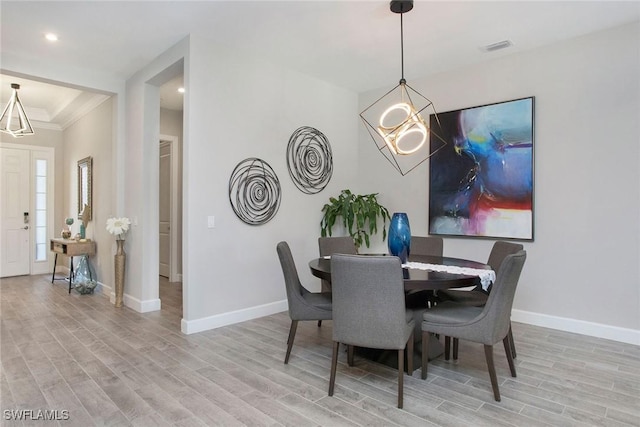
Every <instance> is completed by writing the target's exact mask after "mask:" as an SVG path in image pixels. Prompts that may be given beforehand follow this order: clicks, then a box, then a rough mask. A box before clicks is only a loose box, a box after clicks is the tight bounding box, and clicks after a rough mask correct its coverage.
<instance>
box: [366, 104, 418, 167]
mask: <svg viewBox="0 0 640 427" xmlns="http://www.w3.org/2000/svg"><path fill="white" fill-rule="evenodd" d="M398 113H399V114H398ZM387 117H389V119H392V118H395V120H394V123H392V124H389V123H386V122H388V121H389V120H387ZM378 132H379V133H380V136H382V138H383V139H384V141H385V143H386V144H387V147H389V149H390V150H392V151H393V152H394V153H395V154H398V155H408V154H413V153H415V152H416V151H418V150H419V149H420V148H421V147H422V146H423V145H424V143H425V142H426V141H427V135H428V133H429V132H428V129H427V126H426V125H425V123H424V121H423V120H422V117H420V115H419V114H418V112H417V111H416V109H415V108H414V107H413V105H411V104H408V103H406V102H400V103H398V104H394V105H392V106H391V107H389V108H387V109H386V110H385V111H384V113H382V115H381V116H380V124H379V126H378ZM416 133H417V134H419V135H418V136H417V137H416V135H413V134H416Z"/></svg>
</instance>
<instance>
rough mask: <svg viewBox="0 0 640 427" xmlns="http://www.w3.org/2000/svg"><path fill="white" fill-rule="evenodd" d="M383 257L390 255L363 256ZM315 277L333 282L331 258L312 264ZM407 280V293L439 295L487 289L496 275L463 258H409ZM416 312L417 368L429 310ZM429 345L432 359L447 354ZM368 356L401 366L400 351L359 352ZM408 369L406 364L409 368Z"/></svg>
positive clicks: (440, 347) (435, 344)
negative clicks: (456, 289) (475, 288)
mask: <svg viewBox="0 0 640 427" xmlns="http://www.w3.org/2000/svg"><path fill="white" fill-rule="evenodd" d="M367 255H383V256H391V255H387V254H363V256H367ZM309 269H310V270H311V274H312V275H313V276H315V277H318V278H320V279H324V280H326V281H328V282H331V257H330V256H324V257H319V258H314V259H312V260H311V261H309ZM402 275H403V278H404V290H405V292H406V293H407V294H411V293H414V292H415V291H431V292H437V291H438V290H442V289H452V288H466V287H475V286H482V287H483V288H485V289H486V288H487V287H488V286H489V285H490V284H491V282H492V281H493V280H495V272H493V270H492V269H491V266H489V265H487V264H484V263H481V262H477V261H472V260H468V259H462V258H454V257H444V256H427V255H409V258H408V259H407V262H405V263H403V264H402ZM411 309H412V310H413V312H414V321H415V322H416V331H415V334H414V355H413V357H414V367H415V369H417V368H419V367H420V365H421V364H422V358H421V351H422V346H421V343H422V333H421V323H422V313H423V312H424V310H428V309H429V308H428V306H427V304H426V303H425V304H424V306H423V307H411ZM430 339H431V341H430V342H429V360H432V359H435V358H437V357H439V356H440V355H442V354H443V353H444V346H443V345H442V344H441V343H440V341H439V340H438V338H437V337H435V336H433V335H432V336H431V337H430ZM358 352H359V353H360V354H362V355H364V356H365V357H367V358H369V359H371V360H374V361H376V362H380V363H383V364H386V365H389V366H392V367H397V356H395V355H397V352H389V351H382V350H374V349H358ZM405 366H406V365H405Z"/></svg>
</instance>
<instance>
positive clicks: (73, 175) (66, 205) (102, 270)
mask: <svg viewBox="0 0 640 427" xmlns="http://www.w3.org/2000/svg"><path fill="white" fill-rule="evenodd" d="M112 113H113V100H112V99H111V98H109V99H107V100H106V101H105V102H103V103H102V104H100V105H99V106H97V107H96V108H94V109H93V110H92V111H91V112H89V113H88V114H86V115H85V116H83V117H82V118H80V119H79V120H77V121H76V122H75V123H73V124H72V125H71V126H69V127H67V128H66V129H65V130H64V131H63V139H64V148H65V151H64V161H63V166H62V168H61V170H62V171H63V174H64V192H63V193H62V194H63V198H61V199H60V200H64V202H63V203H60V204H61V205H63V216H64V217H65V218H66V217H71V218H74V220H75V222H74V224H73V225H72V226H71V230H72V233H73V234H74V235H75V234H76V233H79V232H80V223H81V220H79V219H78V192H77V189H78V173H77V168H78V160H81V159H84V158H85V157H89V156H91V157H92V158H93V168H92V176H93V180H92V190H93V191H92V196H93V197H92V203H91V204H92V214H91V221H89V223H88V224H87V231H86V235H87V238H89V239H93V240H95V242H96V255H95V256H93V257H91V265H92V266H93V267H94V269H95V270H96V275H97V280H98V281H99V282H100V283H101V284H103V285H106V286H107V287H108V288H110V289H113V287H114V284H113V273H114V270H113V254H114V253H115V239H114V237H113V236H112V235H111V234H109V232H107V230H106V228H105V224H106V222H107V218H109V217H111V216H114V215H115V212H114V209H113V207H112V204H111V200H112V199H113V192H114V191H115V180H114V178H113V172H112V169H113V168H112V164H113V143H112V142H113V115H112ZM75 262H78V260H75Z"/></svg>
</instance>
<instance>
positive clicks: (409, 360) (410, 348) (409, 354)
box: [407, 332, 415, 376]
mask: <svg viewBox="0 0 640 427" xmlns="http://www.w3.org/2000/svg"><path fill="white" fill-rule="evenodd" d="M413 334H414V333H413V332H411V336H410V337H409V341H407V374H409V376H411V375H412V374H413V348H414V341H415V340H414V339H413Z"/></svg>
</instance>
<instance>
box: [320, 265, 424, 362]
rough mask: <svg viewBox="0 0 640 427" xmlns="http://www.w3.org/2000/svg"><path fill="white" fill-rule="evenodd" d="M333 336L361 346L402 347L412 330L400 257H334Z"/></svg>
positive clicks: (344, 341) (332, 279) (332, 272)
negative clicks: (405, 298)
mask: <svg viewBox="0 0 640 427" xmlns="http://www.w3.org/2000/svg"><path fill="white" fill-rule="evenodd" d="M331 283H332V290H333V340H334V341H337V342H341V343H344V344H351V345H355V346H359V347H370V348H382V349H398V350H399V349H403V348H404V347H405V345H406V343H407V339H408V338H409V336H410V334H411V332H412V330H413V320H410V321H409V322H408V319H407V311H406V308H405V304H404V280H403V277H402V266H401V265H400V259H399V258H398V257H392V256H363V255H341V254H336V255H333V256H332V257H331Z"/></svg>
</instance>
